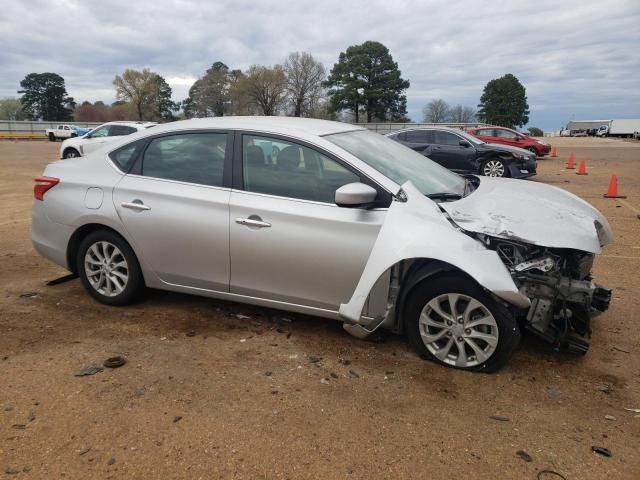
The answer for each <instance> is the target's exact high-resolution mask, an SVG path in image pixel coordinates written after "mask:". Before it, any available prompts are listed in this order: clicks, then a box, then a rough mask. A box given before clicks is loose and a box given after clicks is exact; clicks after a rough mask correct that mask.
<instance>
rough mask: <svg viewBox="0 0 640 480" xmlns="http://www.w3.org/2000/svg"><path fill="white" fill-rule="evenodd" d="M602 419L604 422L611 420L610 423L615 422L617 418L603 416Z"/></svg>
mask: <svg viewBox="0 0 640 480" xmlns="http://www.w3.org/2000/svg"><path fill="white" fill-rule="evenodd" d="M604 418H605V420H611V421H612V422H615V421H616V420H617V418H616V417H614V416H613V415H605V416H604Z"/></svg>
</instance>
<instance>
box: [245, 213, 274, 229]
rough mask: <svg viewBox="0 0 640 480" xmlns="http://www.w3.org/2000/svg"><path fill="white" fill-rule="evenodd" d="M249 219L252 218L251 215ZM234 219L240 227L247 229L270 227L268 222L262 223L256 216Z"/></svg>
mask: <svg viewBox="0 0 640 480" xmlns="http://www.w3.org/2000/svg"><path fill="white" fill-rule="evenodd" d="M251 217H254V216H253V215H252V216H251ZM251 217H249V218H236V223H239V224H240V225H246V226H247V227H256V228H267V227H270V226H271V224H270V223H269V222H263V221H262V219H261V218H260V217H258V216H255V217H254V218H251Z"/></svg>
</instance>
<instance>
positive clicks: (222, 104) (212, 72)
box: [183, 62, 232, 117]
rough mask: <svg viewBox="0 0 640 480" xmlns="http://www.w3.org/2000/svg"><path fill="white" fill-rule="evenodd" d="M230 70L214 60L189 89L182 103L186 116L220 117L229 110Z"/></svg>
mask: <svg viewBox="0 0 640 480" xmlns="http://www.w3.org/2000/svg"><path fill="white" fill-rule="evenodd" d="M231 80H232V78H231V72H229V67H227V66H226V65H225V64H224V63H222V62H215V63H214V64H213V65H212V66H211V68H210V69H208V70H207V71H206V72H205V74H204V76H203V77H202V78H200V79H198V80H196V81H195V83H194V84H193V85H192V86H191V88H190V89H189V97H188V98H187V99H186V100H185V101H184V103H183V109H184V113H185V116H186V117H222V116H223V115H224V114H225V113H228V112H229V105H230V102H231V100H230V88H231Z"/></svg>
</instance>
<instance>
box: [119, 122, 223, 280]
mask: <svg viewBox="0 0 640 480" xmlns="http://www.w3.org/2000/svg"><path fill="white" fill-rule="evenodd" d="M227 136H228V135H227V134H226V133H219V132H203V133H180V134H174V135H166V136H161V137H156V138H155V139H153V140H151V142H150V143H149V145H148V146H147V147H146V150H145V151H144V154H141V158H138V160H137V162H140V163H141V165H139V164H138V165H136V171H137V173H136V174H128V175H125V176H123V178H122V180H121V181H120V182H119V183H118V184H117V185H116V188H115V190H114V197H113V198H114V202H115V207H116V210H117V212H118V215H119V216H120V219H121V220H122V223H123V224H124V226H125V228H126V230H127V231H128V233H129V235H130V236H131V238H132V239H133V241H134V244H135V246H136V247H137V251H138V252H140V254H141V256H142V257H143V259H144V261H145V263H146V264H148V265H149V266H150V267H151V268H152V269H153V271H154V272H155V273H156V274H157V275H158V277H159V278H160V279H161V280H162V281H164V282H166V283H169V284H175V285H183V286H189V287H196V288H202V289H208V290H218V291H228V288H229V196H230V189H229V188H225V187H223V172H224V169H225V163H227V164H229V162H230V159H231V156H230V148H228V146H227V143H231V142H230V141H228V140H227ZM126 148H128V147H127V146H125V147H122V149H126ZM122 149H121V150H122ZM117 152H118V151H117V150H116V152H114V153H113V154H112V155H114V154H115V155H117ZM227 156H228V157H227ZM225 157H227V162H225Z"/></svg>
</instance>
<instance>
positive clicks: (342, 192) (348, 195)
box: [336, 182, 378, 208]
mask: <svg viewBox="0 0 640 480" xmlns="http://www.w3.org/2000/svg"><path fill="white" fill-rule="evenodd" d="M377 195H378V192H377V191H376V189H375V188H373V187H370V186H369V185H366V184H364V183H359V182H356V183H348V184H347V185H343V186H341V187H340V188H339V189H337V190H336V205H338V206H339V207H344V208H367V207H369V206H371V204H372V203H373V202H374V200H375V199H376V196H377Z"/></svg>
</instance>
